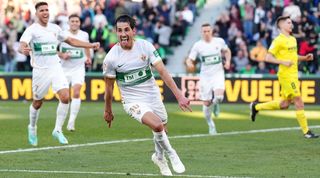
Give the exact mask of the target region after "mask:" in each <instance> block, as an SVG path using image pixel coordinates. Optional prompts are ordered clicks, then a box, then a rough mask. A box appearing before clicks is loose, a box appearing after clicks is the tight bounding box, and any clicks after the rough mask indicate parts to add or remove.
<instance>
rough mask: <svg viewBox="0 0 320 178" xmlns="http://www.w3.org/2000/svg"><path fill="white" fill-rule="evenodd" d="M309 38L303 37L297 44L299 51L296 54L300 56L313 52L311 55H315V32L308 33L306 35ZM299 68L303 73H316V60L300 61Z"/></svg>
mask: <svg viewBox="0 0 320 178" xmlns="http://www.w3.org/2000/svg"><path fill="white" fill-rule="evenodd" d="M308 37H309V38H303V39H302V41H301V42H300V44H299V46H300V47H299V51H298V54H299V55H301V56H305V55H307V54H308V53H311V54H313V56H315V57H316V56H317V47H316V38H317V35H316V34H310V36H309V35H308ZM299 67H300V69H301V70H302V71H303V72H304V73H307V74H308V73H313V74H314V73H316V71H317V70H318V60H312V61H309V62H301V63H300V66H299Z"/></svg>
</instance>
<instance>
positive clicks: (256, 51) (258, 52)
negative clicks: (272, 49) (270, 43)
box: [250, 40, 268, 62]
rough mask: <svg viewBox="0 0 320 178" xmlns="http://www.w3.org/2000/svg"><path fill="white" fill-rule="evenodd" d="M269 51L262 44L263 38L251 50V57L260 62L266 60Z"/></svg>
mask: <svg viewBox="0 0 320 178" xmlns="http://www.w3.org/2000/svg"><path fill="white" fill-rule="evenodd" d="M267 52H268V50H267V48H266V47H264V46H263V45H262V43H261V40H258V41H257V44H256V46H255V47H254V48H252V49H251V51H250V59H251V60H254V61H258V62H259V61H264V59H265V57H266V55H267Z"/></svg>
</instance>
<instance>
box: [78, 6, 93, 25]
mask: <svg viewBox="0 0 320 178" xmlns="http://www.w3.org/2000/svg"><path fill="white" fill-rule="evenodd" d="M81 2H84V4H83V6H84V7H83V9H82V12H81V15H80V19H81V21H84V20H85V19H86V18H87V17H89V18H90V22H92V21H93V18H94V10H93V9H92V8H91V7H90V3H91V2H87V1H81Z"/></svg>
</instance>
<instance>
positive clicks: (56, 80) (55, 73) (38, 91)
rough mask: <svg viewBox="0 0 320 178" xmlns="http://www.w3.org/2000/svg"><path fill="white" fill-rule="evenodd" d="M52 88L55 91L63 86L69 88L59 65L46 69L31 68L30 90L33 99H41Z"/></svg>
mask: <svg viewBox="0 0 320 178" xmlns="http://www.w3.org/2000/svg"><path fill="white" fill-rule="evenodd" d="M50 85H52V90H53V92H54V93H57V92H58V91H59V90H61V89H63V88H69V87H68V82H67V79H66V77H65V75H64V73H63V70H62V67H61V66H60V65H57V66H54V67H52V68H48V69H38V68H33V70H32V92H33V99H34V100H41V99H43V98H44V97H45V95H46V94H47V93H48V90H49V88H50Z"/></svg>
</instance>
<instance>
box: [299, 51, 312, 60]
mask: <svg viewBox="0 0 320 178" xmlns="http://www.w3.org/2000/svg"><path fill="white" fill-rule="evenodd" d="M298 59H299V61H312V60H313V54H312V53H309V54H307V55H305V56H298Z"/></svg>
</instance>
